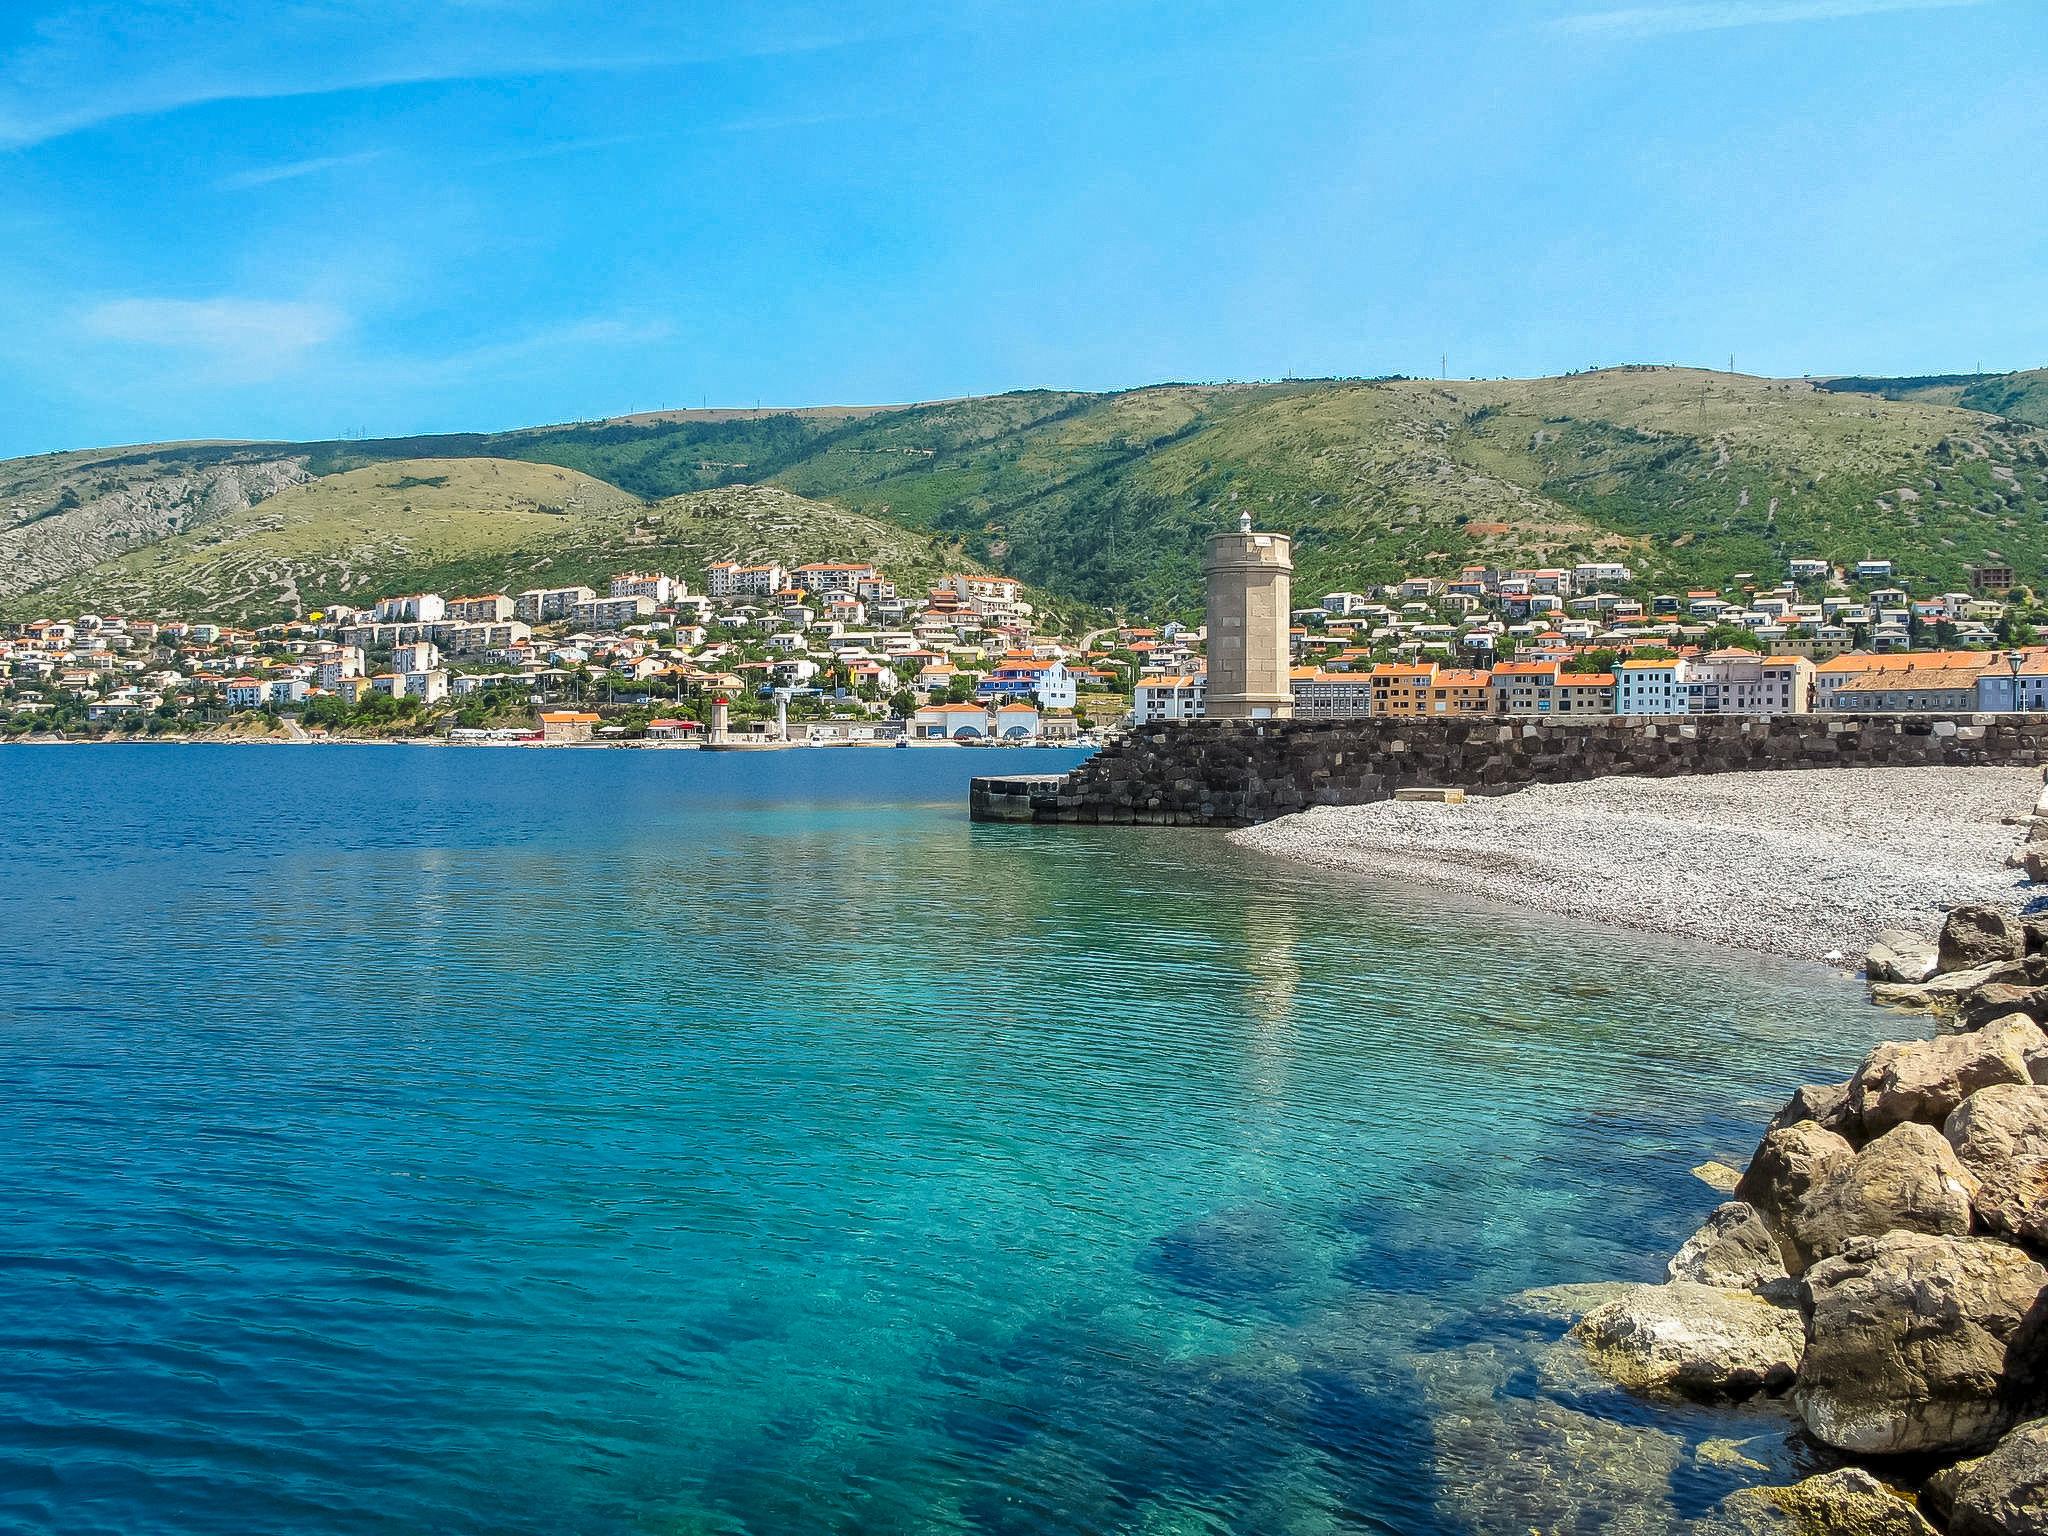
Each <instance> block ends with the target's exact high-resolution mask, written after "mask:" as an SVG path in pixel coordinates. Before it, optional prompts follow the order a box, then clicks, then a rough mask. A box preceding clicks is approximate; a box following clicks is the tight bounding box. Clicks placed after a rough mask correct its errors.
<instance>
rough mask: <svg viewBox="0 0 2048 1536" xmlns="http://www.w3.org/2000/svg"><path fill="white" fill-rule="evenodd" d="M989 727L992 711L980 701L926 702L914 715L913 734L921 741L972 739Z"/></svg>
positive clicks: (911, 727)
mask: <svg viewBox="0 0 2048 1536" xmlns="http://www.w3.org/2000/svg"><path fill="white" fill-rule="evenodd" d="M1035 713H1036V712H1035V711H1034V715H1035ZM989 730H990V726H989V717H988V711H987V710H986V709H983V708H982V707H981V706H980V705H979V704H924V705H920V706H919V708H918V710H917V712H916V713H915V714H913V715H912V716H911V717H910V734H911V735H912V736H914V737H916V738H917V739H918V740H919V741H970V740H973V739H975V738H976V737H982V736H986V735H988V734H989Z"/></svg>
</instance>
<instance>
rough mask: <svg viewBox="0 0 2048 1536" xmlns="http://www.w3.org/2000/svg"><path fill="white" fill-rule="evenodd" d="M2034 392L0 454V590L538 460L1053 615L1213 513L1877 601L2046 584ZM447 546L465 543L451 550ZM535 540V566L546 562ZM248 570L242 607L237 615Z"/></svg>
mask: <svg viewBox="0 0 2048 1536" xmlns="http://www.w3.org/2000/svg"><path fill="white" fill-rule="evenodd" d="M2044 380H2048V375H2042V374H2011V375H1995V376H1968V377H1961V376H1958V377H1956V378H1953V379H1922V380H1869V379H1865V380H1854V379H1836V380H1829V381H1826V382H1825V383H1820V384H1816V383H1813V382H1809V381H1805V380H1778V379H1762V378H1751V377H1747V376H1742V375H1733V374H1721V373H1708V372H1704V371H1700V370H1692V369H1671V368H1620V369H1609V370H1604V371H1599V372H1593V373H1585V374H1576V375H1571V376H1568V377H1565V378H1556V379H1533V380H1502V381H1479V382H1453V383H1436V382H1429V381H1422V380H1412V379H1390V380H1375V381H1362V380H1322V381H1306V382H1289V383H1280V384H1249V385H1160V386H1156V387H1153V388H1148V389H1140V390H1131V391H1126V392H1122V393H1117V394H1106V395H1094V394H1079V393H1073V392H1063V391H1030V392H1024V393H1018V394H1009V395H998V396H989V397H984V398H978V399H969V400H957V401H947V402H940V403H936V404H929V405H917V406H904V407H894V408H882V409H868V410H848V409H835V410H814V411H781V412H760V413H756V412H732V411H714V412H681V413H674V414H664V415H660V416H654V417H638V418H632V419H629V420H621V421H612V422H592V423H582V424H576V425H570V426H561V427H546V428H535V429H531V430H526V431H520V432H510V433H499V434H462V435H456V436H444V437H433V438H406V439H392V440H385V441H370V442H333V443H312V444H300V445H270V446H251V445H246V444H222V445H205V444H195V445H185V446H178V447H172V448H160V449H135V450H125V451H122V452H119V453H104V454H96V455H94V454H84V455H52V456H45V457H43V458H40V459H31V460H20V461H15V462H13V463H9V464H0V486H7V487H11V489H9V490H8V491H7V493H6V494H5V495H4V496H0V507H4V508H10V509H11V510H7V511H6V512H5V514H4V515H5V518H6V519H7V521H6V522H4V523H0V540H5V541H7V542H6V543H5V544H4V545H0V548H4V549H5V550H6V552H7V553H8V554H9V557H10V558H9V560H8V561H7V562H5V565H4V569H0V598H5V597H7V596H8V595H10V594H13V595H16V596H18V597H19V596H23V595H26V597H27V598H28V599H29V600H31V601H33V600H35V599H41V600H42V603H43V605H44V606H48V605H49V604H50V603H53V602H55V601H56V600H57V598H58V597H59V596H60V595H63V594H67V593H73V592H91V591H96V590H106V589H108V586H109V582H110V581H111V582H112V583H113V589H114V590H119V589H120V584H121V583H123V582H129V583H132V582H133V580H134V579H135V576H136V574H137V572H138V570H140V569H143V568H146V562H145V563H144V565H142V566H138V564H137V563H136V562H135V561H133V560H132V559H130V558H129V556H131V555H132V554H134V553H135V552H136V551H139V550H141V549H143V548H145V547H147V546H148V545H150V544H151V543H152V542H154V541H155V540H159V539H164V538H172V537H175V538H177V539H183V540H190V539H191V538H192V536H193V535H194V534H195V533H203V529H204V525H205V524H208V523H211V522H214V521H216V520H218V519H223V518H228V517H233V518H235V519H238V520H239V519H242V518H243V517H244V515H245V514H246V513H248V512H249V511H250V510H251V509H252V508H255V507H261V506H262V505H263V504H264V499H265V498H266V497H269V496H273V495H276V494H277V493H278V492H279V491H281V490H282V489H283V488H285V487H287V486H290V485H291V484H293V483H294V482H295V481H296V480H298V479H302V478H303V479H310V480H311V481H312V482H313V484H314V485H320V484H325V483H329V482H331V481H333V480H334V479H336V478H337V477H346V476H347V475H349V474H351V473H360V472H362V471H365V470H374V469H376V468H377V467H378V466H380V465H381V466H392V467H397V466H399V465H401V464H411V463H414V462H416V461H420V460H432V461H434V462H436V463H437V464H441V465H446V464H448V463H450V462H452V461H464V460H468V461H476V460H492V461H498V462H499V463H501V464H502V463H505V462H508V461H518V462H524V463H527V464H529V465H535V466H539V465H551V466H555V467H556V468H558V469H561V470H564V471H573V472H575V473H576V474H578V475H580V476H583V477H586V478H585V480H584V482H583V483H584V484H585V485H586V487H587V497H588V499H589V500H590V501H591V503H592V504H593V505H594V504H595V503H596V502H597V501H599V500H601V499H602V497H603V494H604V492H600V491H598V490H597V489H595V487H596V486H597V485H599V484H600V483H601V484H602V486H603V487H604V488H605V492H609V493H610V494H612V495H616V496H623V497H625V498H627V499H628V500H632V501H640V502H665V501H667V500H668V499H669V498H672V497H675V496H679V495H688V494H692V493H696V492H702V491H708V490H730V489H731V488H733V487H737V486H743V485H770V486H775V487H779V488H781V489H783V490H785V491H789V492H794V493H796V495H798V496H800V497H803V498H805V499H806V500H807V501H809V502H811V503H830V504H832V505H834V506H836V507H838V508H840V509H841V515H850V516H855V517H858V518H860V519H862V520H863V522H862V524H861V526H862V527H864V528H866V529H867V530H869V531H870V533H872V534H873V535H874V536H875V537H882V536H883V535H882V534H881V533H880V532H879V530H881V529H885V528H887V529H893V530H896V532H895V533H893V534H890V535H888V537H892V538H901V539H908V540H911V541H913V544H912V547H915V548H918V549H932V550H935V551H937V550H946V551H958V552H960V556H965V557H967V558H972V559H977V560H980V561H982V562H984V563H986V564H989V565H992V566H997V567H1000V568H1002V569H1004V570H1007V571H1009V572H1011V573H1013V574H1015V575H1018V576H1021V577H1023V578H1025V579H1026V580H1027V581H1030V582H1033V583H1035V584H1036V585H1038V586H1040V587H1042V588H1045V589H1048V590H1051V591H1054V592H1057V593H1060V594H1062V595H1064V596H1065V597H1068V598H1070V599H1074V600H1077V601H1079V602H1083V603H1088V604H1096V605H1104V606H1115V607H1119V608H1123V609H1125V610H1127V611H1132V612H1140V613H1151V614H1155V615H1158V614H1166V613H1169V612H1186V611H1189V610H1191V609H1192V608H1194V607H1195V606H1196V605H1197V604H1198V602H1199V593H1200V561H1201V550H1202V542H1203V539H1204V538H1205V537H1206V535H1207V534H1208V533H1209V532H1211V531H1213V530H1214V529H1216V528H1218V527H1222V526H1226V525H1227V524H1228V523H1230V522H1231V521H1233V520H1234V519H1235V516H1236V514H1237V512H1238V511H1239V510H1241V509H1245V508H1249V509H1250V510H1251V511H1252V513H1253V515H1254V516H1255V517H1256V518H1257V519H1258V521H1259V522H1260V523H1261V524H1262V525H1263V526H1267V527H1273V528H1277V529H1282V530H1285V531H1289V532H1292V533H1294V534H1295V535H1296V537H1297V540H1298V543H1297V560H1298V563H1299V568H1300V573H1301V574H1300V580H1301V583H1302V585H1303V586H1304V587H1305V588H1307V589H1309V590H1312V591H1321V590H1325V589H1327V588H1329V587H1333V586H1351V585H1358V584H1363V583H1366V582H1371V581H1375V580H1383V579H1386V578H1389V577H1399V576H1401V575H1404V574H1407V573H1408V572H1410V571H1411V570H1442V569H1446V568H1449V567H1453V566H1455V565H1457V564H1460V563H1463V562H1466V561H1484V562H1488V563H1525V562H1529V561H1536V560H1542V561H1565V560H1570V559H1579V558H1588V557H1593V556H1613V557H1618V558H1621V559H1624V560H1627V561H1628V562H1629V563H1631V564H1632V565H1634V566H1635V567H1636V568H1637V569H1638V570H1639V571H1640V572H1641V573H1642V574H1643V575H1644V577H1645V578H1646V579H1647V580H1650V581H1653V582H1656V583H1658V584H1660V585H1678V584H1681V583H1712V584H1717V585H1718V584H1721V583H1725V582H1726V581H1727V580H1728V579H1729V578H1730V577H1732V576H1734V575H1736V574H1737V573H1740V572H1743V571H1754V572H1757V573H1759V574H1763V573H1767V572H1773V571H1776V570H1777V569H1779V568H1780V566H1781V563H1782V561H1783V560H1784V559H1785V558H1786V557H1787V556H1789V555H1793V554H1802V555H1804V554H1818V555H1825V556H1829V557H1831V558H1834V559H1837V560H1853V559H1857V558H1860V557H1863V556H1866V555H1873V554H1879V555H1887V556H1890V557H1891V558H1893V559H1894V560H1895V561H1896V562H1897V563H1898V568H1899V572H1900V574H1901V576H1902V577H1903V578H1905V579H1906V580H1907V581H1908V582H1909V583H1911V584H1913V585H1915V586H1916V587H1918V586H1924V587H1932V588H1937V589H1945V588H1952V587H1954V586H1957V585H1959V584H1960V583H1962V582H1963V581H1964V580H1965V579H1966V572H1967V569H1968V567H1969V566H1970V565H1972V564H1974V563H1977V562H1980V561H1996V562H2000V563H2011V564H2013V565H2014V566H2015V567H2016V568H2017V569H2018V571H2019V572H2020V575H2021V578H2022V580H2024V581H2028V582H2033V583H2037V584H2041V585H2044V586H2048V429H2044V428H2043V427H2042V426H2041V425H2039V424H2037V422H2036V420H2034V419H2033V418H2035V417H2038V416H2041V415H2048V410H2044V409H2043V407H2044V405H2048V395H2044ZM440 472H441V471H438V470H437V471H436V473H440ZM501 473H502V472H501ZM401 478H402V477H401ZM354 483H355V484H357V485H359V486H361V487H363V488H365V493H366V494H368V493H370V492H374V493H375V495H376V496H379V497H383V498H385V499H389V500H391V502H392V504H391V506H390V507H388V508H387V509H386V511H385V513H384V514H383V515H385V516H387V517H388V518H389V519H391V520H393V521H394V522H402V521H403V519H404V517H405V516H406V515H408V514H404V513H402V512H401V511H400V510H399V508H400V507H401V506H402V505H403V504H404V502H405V498H406V496H407V494H408V491H409V490H410V491H417V490H418V489H419V488H418V487H416V486H415V487H409V488H404V489H401V488H398V487H397V486H396V483H395V482H394V481H384V480H377V479H375V478H374V477H372V478H370V479H366V480H362V481H358V482H354ZM414 500H415V502H417V500H418V498H417V497H415V498H414ZM536 504H537V503H536ZM451 510H452V509H451ZM574 525H575V520H574V519H573V518H572V519H571V520H570V522H569V523H568V524H558V525H557V526H558V531H559V529H560V528H562V527H573V526H574ZM234 526H235V527H237V528H239V527H244V526H247V524H246V523H244V522H242V521H237V522H236V523H235V525H234ZM507 526H509V525H507ZM483 528H484V522H482V521H479V520H475V519H471V520H467V521H465V522H463V523H462V525H461V527H460V528H458V527H457V526H456V524H455V523H454V522H450V523H449V524H447V525H446V526H445V527H444V528H443V531H442V534H441V535H439V539H440V542H438V543H436V544H434V546H433V549H434V554H435V558H436V559H438V560H440V561H441V563H442V564H450V563H452V564H454V565H456V566H458V567H459V566H461V565H462V564H463V562H464V561H465V560H466V559H467V558H468V556H469V555H471V554H474V555H476V556H477V557H478V558H479V559H481V560H483V561H484V562H485V564H486V565H487V564H488V562H489V561H490V560H493V559H497V558H499V556H500V554H501V553H502V551H503V547H504V546H503V543H502V539H501V535H505V534H506V531H507V529H506V527H499V528H497V529H495V530H494V531H493V532H491V533H489V534H488V535H487V536H486V535H485V534H484V533H483ZM464 530H468V531H469V532H475V533H476V534H477V535H478V537H480V538H482V540H483V542H482V543H481V544H480V545H478V546H477V547H476V548H475V549H473V550H472V549H469V548H468V547H467V546H465V545H464V543H463V540H464V539H465V538H466V537H467V536H468V533H467V532H465V531H464ZM514 542H515V543H516V542H519V541H518V540H515V541H514ZM544 542H546V544H547V551H546V558H549V559H552V560H554V561H555V562H556V563H558V564H560V563H562V562H568V561H573V559H575V558H577V557H576V555H575V554H574V552H573V551H572V550H570V549H567V548H563V547H561V546H560V545H559V544H558V543H556V542H554V541H544ZM383 547H386V548H388V549H389V550H390V551H391V553H392V555H393V559H392V560H390V561H386V562H385V564H384V565H383V566H382V567H380V569H395V570H404V569H413V568H411V567H405V566H404V564H403V560H404V559H406V558H412V554H413V553H414V552H416V551H415V549H414V547H413V546H401V545H400V544H397V543H390V544H387V545H386V546H383ZM191 548H192V546H191V544H190V543H186V544H184V545H181V546H180V548H179V551H178V553H177V555H176V556H175V558H174V560H173V564H174V565H180V566H182V563H183V561H184V557H185V554H186V553H188V552H189V551H190V549H191ZM597 552H598V551H597V549H596V547H595V546H593V550H592V553H593V556H594V555H595V554H596V553H597ZM110 556H113V557H118V558H116V559H115V560H114V562H113V565H112V567H111V568H108V567H105V566H103V562H105V561H106V560H107V559H108V557H110ZM960 556H953V557H952V558H959V557H960ZM401 557H402V558H401ZM354 568H355V567H354V566H351V569H352V570H353V569H354ZM481 568H482V567H479V569H481ZM417 569H418V570H419V571H420V574H418V575H416V576H412V577H411V578H410V582H412V583H420V582H424V581H426V580H427V576H426V574H425V572H426V569H427V567H426V566H420V567H417ZM258 574H259V575H260V573H258ZM401 579H402V582H403V580H404V578H401ZM506 579H507V580H509V579H511V577H510V576H509V575H508V576H507V578H506ZM265 580H268V577H262V579H259V580H254V581H251V582H248V583H245V584H244V587H243V590H246V591H247V592H248V593H250V594H251V595H254V594H256V593H258V592H260V591H261V590H263V582H264V581H265ZM273 587H274V590H276V591H277V592H278V593H280V594H282V593H283V592H284V587H283V585H282V584H281V583H274V584H273ZM20 606H21V603H20V602H19V601H17V602H15V603H10V604H8V605H7V607H8V609H9V611H13V610H16V609H18V608H19V607H20Z"/></svg>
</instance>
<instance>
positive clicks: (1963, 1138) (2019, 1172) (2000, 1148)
mask: <svg viewBox="0 0 2048 1536" xmlns="http://www.w3.org/2000/svg"><path fill="white" fill-rule="evenodd" d="M1942 1134H1943V1135H1945V1136H1946V1137H1947V1138H1948V1141H1949V1144H1950V1145H1951V1146H1953V1147H1954V1148H1955V1149H1956V1156H1957V1157H1958V1158H1959V1159H1961V1161H1962V1164H1963V1166H1964V1167H1965V1168H1967V1169H1968V1170H1969V1171H1970V1173H1971V1175H1972V1176H1973V1177H1974V1178H1975V1179H1976V1181H1977V1192H1976V1194H1975V1196H1974V1198H1973V1200H1972V1202H1971V1203H1972V1204H1973V1205H1974V1206H1975V1207H1976V1211H1977V1219H1978V1220H1979V1221H1981V1222H1982V1223H1983V1224H1984V1226H1985V1227H1986V1228H1987V1229H1989V1230H1990V1231H1993V1232H2003V1233H2006V1234H2008V1235H2010V1236H2011V1237H2013V1238H2015V1239H2017V1240H2018V1241H2020V1242H2022V1243H2025V1244H2027V1245H2028V1246H2030V1247H2034V1248H2040V1249H2048V1088H2043V1087H2040V1086H2038V1085H2036V1084H2032V1083H2029V1084H2025V1085H2021V1084H2018V1083H1999V1084H1996V1085H1995V1086H1993V1087H1990V1088H1983V1089H1979V1090H1978V1091H1977V1092H1976V1093H1973V1094H1971V1095H1970V1096H1969V1097H1968V1098H1967V1099H1965V1100H1963V1102H1962V1103H1961V1104H1959V1105H1957V1106H1956V1109H1955V1112H1954V1113H1953V1114H1951V1115H1950V1116H1949V1117H1948V1121H1947V1123H1946V1124H1945V1125H1944V1126H1943V1127H1942Z"/></svg>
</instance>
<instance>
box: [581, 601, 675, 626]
mask: <svg viewBox="0 0 2048 1536" xmlns="http://www.w3.org/2000/svg"><path fill="white" fill-rule="evenodd" d="M653 616H654V599H653V598H651V597H591V598H587V599H585V600H584V601H582V602H579V603H577V604H576V605H575V606H574V607H573V608H571V609H570V610H569V622H570V623H572V624H575V625H576V626H578V627H579V628H582V629H624V628H625V627H626V626H627V625H628V624H637V623H639V622H640V621H641V620H642V619H649V618H652V617H653Z"/></svg>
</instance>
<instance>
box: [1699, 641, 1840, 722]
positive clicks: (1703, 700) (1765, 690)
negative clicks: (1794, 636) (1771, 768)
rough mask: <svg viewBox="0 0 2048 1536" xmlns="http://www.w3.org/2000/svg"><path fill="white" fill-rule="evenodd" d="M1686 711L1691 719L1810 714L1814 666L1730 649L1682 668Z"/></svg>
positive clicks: (1793, 658)
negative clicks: (1691, 716) (1691, 715)
mask: <svg viewBox="0 0 2048 1536" xmlns="http://www.w3.org/2000/svg"><path fill="white" fill-rule="evenodd" d="M1685 694H1686V711H1687V713H1689V714H1695V715H1803V714H1807V713H1809V712H1810V711H1811V710H1812V708H1813V663H1812V662H1811V661H1808V660H1807V659H1806V658H1805V657H1803V656H1762V655H1759V654H1758V653H1757V652H1755V651H1745V650H1739V649H1735V648H1732V647H1731V648H1730V649H1728V650H1725V651H1709V652H1708V653H1707V654H1706V655H1704V656H1700V657H1697V658H1695V659H1693V660H1692V661H1689V662H1687V663H1686V664H1685Z"/></svg>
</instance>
